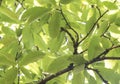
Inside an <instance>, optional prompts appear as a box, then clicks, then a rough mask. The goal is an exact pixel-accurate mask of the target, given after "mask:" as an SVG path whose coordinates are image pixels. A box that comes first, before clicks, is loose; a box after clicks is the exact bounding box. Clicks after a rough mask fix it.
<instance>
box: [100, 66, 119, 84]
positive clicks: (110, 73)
mask: <svg viewBox="0 0 120 84" xmlns="http://www.w3.org/2000/svg"><path fill="white" fill-rule="evenodd" d="M98 70H99V71H100V74H101V75H102V76H103V78H104V79H105V80H108V81H110V83H111V84H119V81H120V79H119V77H120V74H119V73H117V72H115V71H114V70H112V69H107V68H103V67H98Z"/></svg>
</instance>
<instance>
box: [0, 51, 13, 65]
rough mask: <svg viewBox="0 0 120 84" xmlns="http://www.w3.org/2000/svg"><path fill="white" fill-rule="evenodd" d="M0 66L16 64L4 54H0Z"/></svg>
mask: <svg viewBox="0 0 120 84" xmlns="http://www.w3.org/2000/svg"><path fill="white" fill-rule="evenodd" d="M8 56H9V55H8ZM0 65H15V62H13V61H11V60H9V59H8V58H6V57H5V56H4V55H3V54H1V53H0Z"/></svg>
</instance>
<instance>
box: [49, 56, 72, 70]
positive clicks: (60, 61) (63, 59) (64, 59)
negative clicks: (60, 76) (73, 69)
mask: <svg viewBox="0 0 120 84" xmlns="http://www.w3.org/2000/svg"><path fill="white" fill-rule="evenodd" d="M68 58H69V56H60V57H57V58H55V59H54V60H53V61H52V62H51V63H50V65H49V67H48V72H57V71H60V70H62V69H64V68H66V67H68V66H69V64H70V61H68ZM58 65H59V66H58Z"/></svg>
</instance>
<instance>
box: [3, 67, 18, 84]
mask: <svg viewBox="0 0 120 84" xmlns="http://www.w3.org/2000/svg"><path fill="white" fill-rule="evenodd" d="M16 77H17V68H14V67H13V68H11V69H9V70H7V71H6V73H5V75H4V79H5V80H6V81H5V84H13V83H14V81H15V79H16Z"/></svg>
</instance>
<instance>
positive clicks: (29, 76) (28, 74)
mask: <svg viewBox="0 0 120 84" xmlns="http://www.w3.org/2000/svg"><path fill="white" fill-rule="evenodd" d="M20 70H21V71H22V73H23V74H24V75H25V76H26V77H27V78H30V79H31V78H32V74H31V73H30V71H29V70H27V69H26V68H24V67H20Z"/></svg>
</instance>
